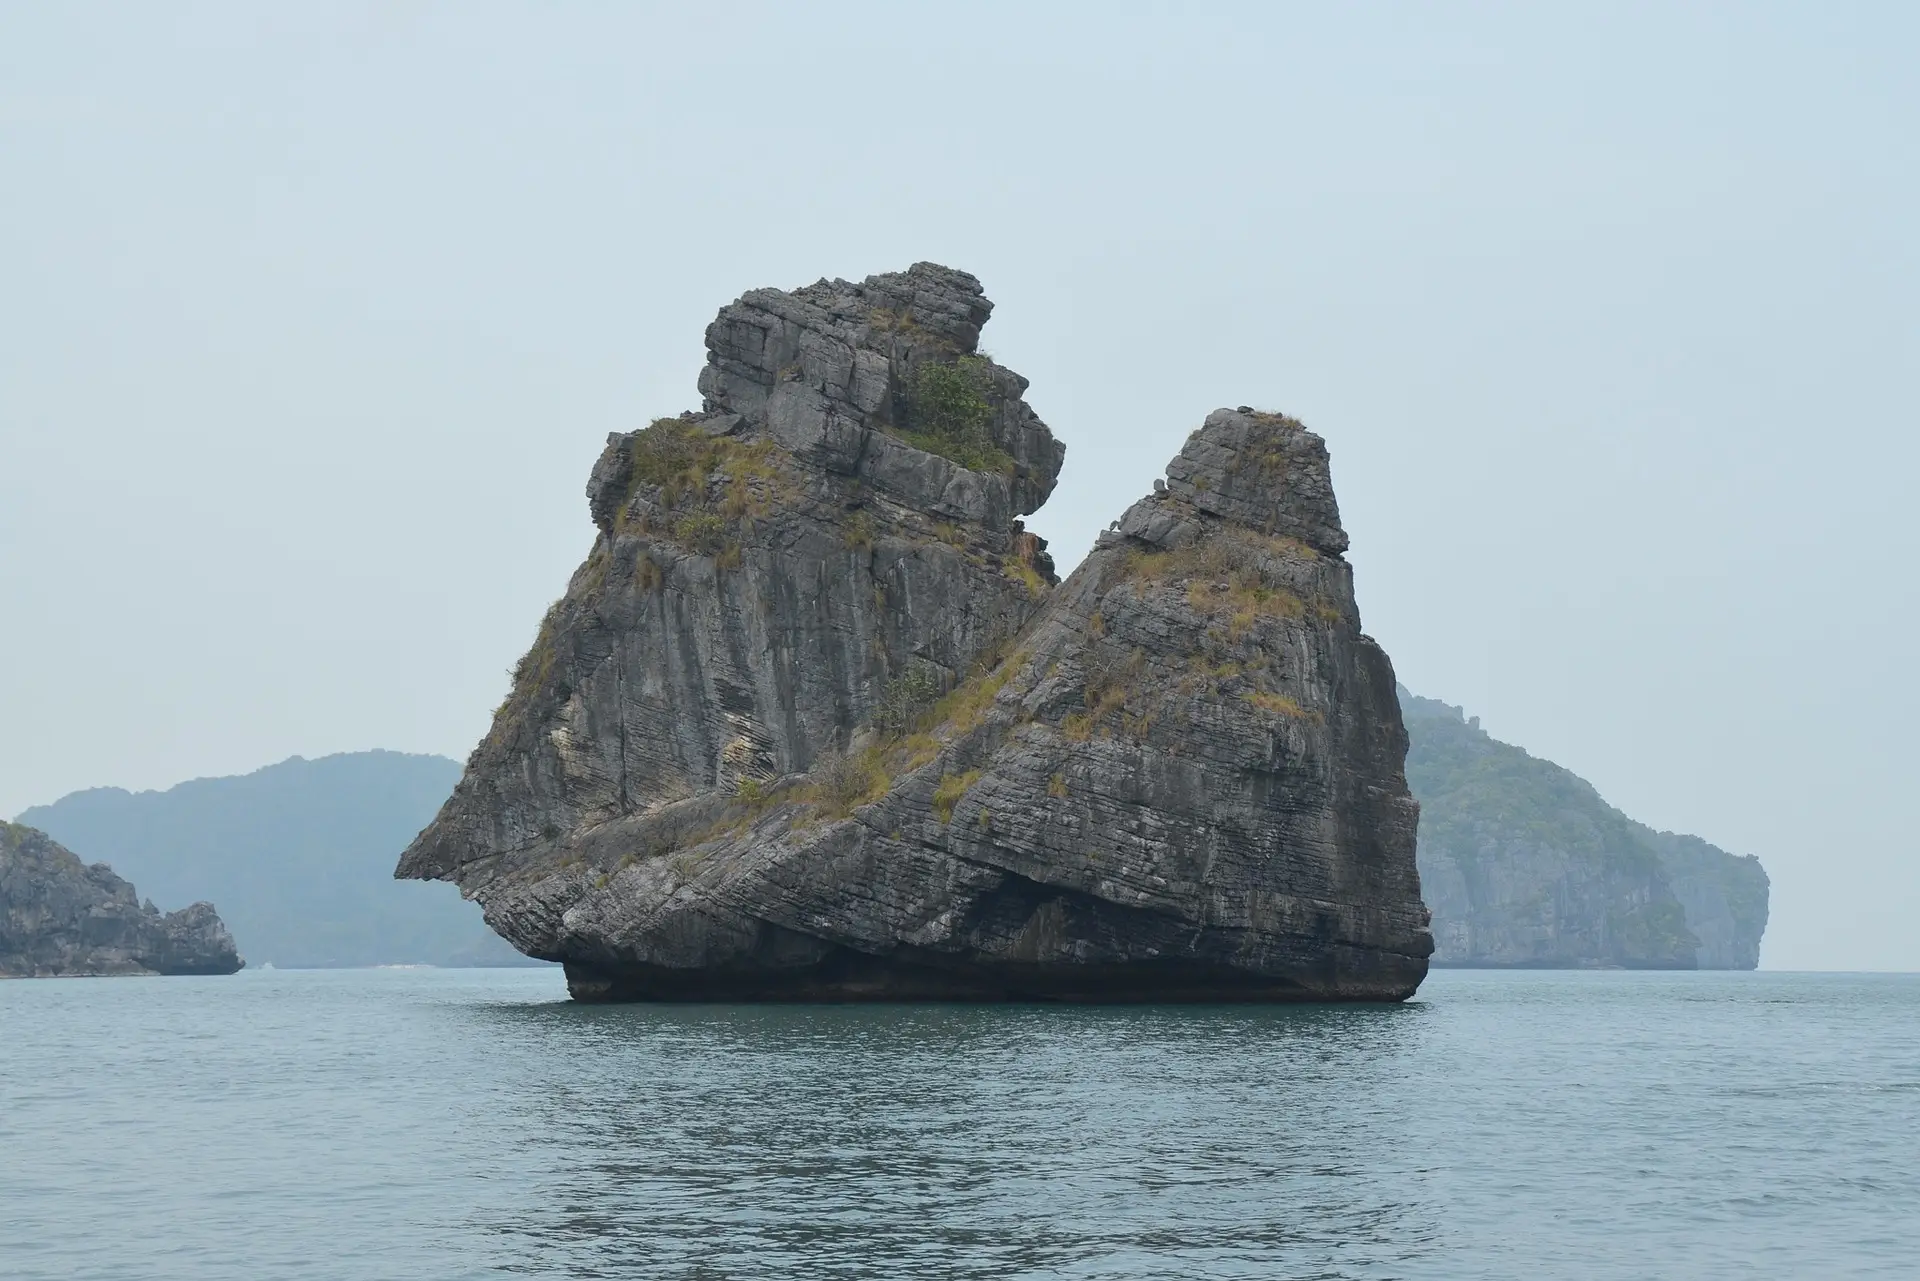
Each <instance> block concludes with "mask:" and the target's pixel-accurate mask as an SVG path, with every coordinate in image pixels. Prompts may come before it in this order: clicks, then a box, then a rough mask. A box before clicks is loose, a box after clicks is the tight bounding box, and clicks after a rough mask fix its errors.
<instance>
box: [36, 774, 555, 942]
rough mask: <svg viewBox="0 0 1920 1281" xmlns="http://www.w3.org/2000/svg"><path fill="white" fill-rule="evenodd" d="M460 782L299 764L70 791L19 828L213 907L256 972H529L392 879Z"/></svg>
mask: <svg viewBox="0 0 1920 1281" xmlns="http://www.w3.org/2000/svg"><path fill="white" fill-rule="evenodd" d="M459 776H460V767H459V765H458V764H457V763H455V762H453V761H450V760H448V759H446V758H445V757H443V756H415V755H409V754H406V753H402V752H386V751H370V752H351V753H344V754H341V755H337V756H327V757H322V758H320V759H318V760H304V759H302V758H300V757H297V756H296V757H294V758H292V759H290V760H286V761H282V762H280V763H279V764H277V765H269V766H267V767H266V768H264V769H259V770H255V771H254V772H253V773H251V774H244V775H239V776H234V777H227V778H202V779H195V780H193V781H192V782H187V783H181V784H180V785H178V786H177V787H172V788H168V789H167V790H166V791H160V792H128V791H123V790H122V789H120V788H117V787H102V788H94V789H91V790H89V791H84V792H75V793H73V794H71V795H69V796H65V797H62V798H61V799H60V800H58V801H55V802H54V803H53V804H51V805H42V806H36V807H35V808H33V809H30V810H27V811H25V812H24V813H22V814H21V815H20V821H21V822H23V823H27V824H30V825H32V826H34V827H37V828H40V829H42V830H44V831H46V832H47V833H49V834H50V835H52V836H53V837H54V838H55V839H57V840H59V841H62V842H64V843H65V844H67V845H69V846H71V847H72V848H73V849H76V850H82V851H85V853H86V854H87V856H88V857H91V858H100V859H105V860H106V861H107V862H109V863H111V864H112V865H113V867H114V868H115V869H117V870H118V871H119V872H120V873H122V874H123V875H125V876H127V877H129V878H131V879H132V880H133V881H134V882H135V883H136V884H138V885H140V886H141V888H142V890H143V891H144V892H145V893H147V894H150V895H152V896H153V897H154V898H155V899H157V900H158V901H160V902H162V903H183V902H188V901H191V900H194V899H203V898H206V899H212V900H213V901H214V902H216V903H218V904H219V905H220V909H221V912H222V914H223V916H224V917H225V919H226V921H227V923H228V925H229V926H230V927H231V928H232V930H233V933H234V937H235V938H236V939H237V940H238V941H239V946H240V949H241V951H242V952H244V953H245V954H246V955H247V956H248V957H249V958H251V960H252V961H253V963H254V964H255V965H261V964H269V963H270V964H272V965H274V966H276V967H279V968H282V969H288V968H302V967H330V966H354V965H513V964H530V963H531V962H529V961H527V959H526V958H525V957H522V956H521V955H520V954H519V953H518V952H516V951H514V950H513V948H511V947H509V946H508V945H507V944H506V943H505V942H503V941H502V940H501V939H500V938H499V937H498V936H497V935H495V934H494V933H493V932H492V931H491V930H489V929H488V928H487V927H486V923H485V922H484V921H482V920H481V919H480V909H479V908H478V907H476V906H475V905H474V904H472V903H467V902H463V901H462V900H461V898H460V895H459V892H458V891H456V890H454V889H453V888H452V887H451V886H446V885H417V884H412V883H405V882H396V881H394V879H393V860H394V857H395V855H396V854H397V853H398V852H399V851H400V850H402V849H404V848H405V847H406V845H407V842H409V841H411V840H412V839H413V837H414V835H415V833H417V832H418V831H419V830H420V829H421V828H422V827H424V826H425V825H426V824H427V823H428V821H429V820H431V819H432V818H433V815H434V811H436V810H437V809H438V808H439V807H440V803H441V802H442V801H444V800H446V798H447V793H448V792H450V791H451V790H452V789H453V783H454V780H455V779H457V778H458V777H459Z"/></svg>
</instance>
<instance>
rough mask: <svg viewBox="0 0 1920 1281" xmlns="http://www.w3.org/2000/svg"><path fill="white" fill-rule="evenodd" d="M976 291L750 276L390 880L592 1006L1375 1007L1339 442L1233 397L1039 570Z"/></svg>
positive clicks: (1383, 718) (1007, 402) (609, 460)
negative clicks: (922, 1002)
mask: <svg viewBox="0 0 1920 1281" xmlns="http://www.w3.org/2000/svg"><path fill="white" fill-rule="evenodd" d="M990 310H991V305H990V304H989V303H988V302H987V300H986V298H985V297H984V296H983V295H982V293H981V291H980V286H979V283H978V282H977V281H975V280H974V279H973V277H971V276H968V275H965V274H964V273H960V272H956V271H952V270H950V269H947V268H943V267H936V266H932V265H928V264H920V265H918V266H915V267H914V268H912V269H911V270H909V271H907V272H904V273H899V274H895V275H885V276H875V277H870V278H869V279H867V280H866V281H864V282H862V283H860V284H852V283H849V282H846V281H831V282H829V281H822V282H820V283H819V284H816V285H813V286H810V287H808V288H805V289H801V290H798V291H795V292H794V293H791V294H788V293H781V292H779V291H775V290H758V291H755V292H753V293H749V294H747V295H746V296H744V297H743V298H742V299H740V301H738V302H737V303H735V304H733V305H732V306H729V307H727V308H725V309H724V310H722V312H721V313H720V317H719V319H718V320H717V321H715V323H714V324H713V325H712V326H711V327H710V328H709V329H708V331H707V346H708V363H707V367H706V370H705V372H704V373H703V374H702V376H701V380H700V387H701V390H702V392H703V393H704V395H705V403H704V405H703V408H702V409H701V411H700V412H698V413H692V414H687V415H683V416H681V417H680V418H677V419H663V420H659V421H657V422H655V423H654V424H653V425H652V426H650V427H648V428H646V429H644V430H643V431H640V432H636V433H632V434H630V435H626V436H617V437H615V438H613V439H612V440H610V441H609V443H608V447H607V450H606V452H605V453H604V454H603V455H602V457H601V459H600V461H599V463H598V464H597V465H596V466H595V467H594V470H593V474H592V478H591V480H590V482H589V486H588V502H589V507H590V510H591V512H592V516H593V519H594V522H595V524H596V526H597V527H598V530H599V537H598V538H597V540H596V542H595V544H594V547H593V549H592V551H591V553H590V554H589V556H588V558H587V560H586V562H585V564H583V565H582V566H581V568H580V569H579V570H578V571H577V572H576V573H575V575H574V578H573V580H572V582H571V584H570V585H569V588H568V591H567V594H566V596H565V597H563V598H562V600H561V601H559V602H558V603H557V604H556V605H555V606H554V608H553V609H552V610H551V611H550V612H549V614H548V616H547V618H546V620H545V622H544V623H543V624H542V626H541V629H540V632H539V635H538V636H537V638H536V640H535V642H534V645H533V648H532V650H531V651H530V652H529V653H528V655H527V656H526V658H525V659H523V660H522V662H521V664H520V666H519V668H518V669H517V671H516V675H515V682H514V687H513V690H512V692H511V693H510V695H509V697H508V699H507V701H506V702H505V703H504V704H503V705H502V707H501V708H500V709H499V711H498V713H497V714H496V717H495V721H494V725H493V729H492V731H491V732H490V733H489V735H488V737H487V739H486V740H485V741H484V742H482V743H481V745H480V746H479V747H478V748H477V749H475V751H474V753H473V756H472V757H471V759H470V760H469V761H468V764H467V770H466V774H465V776H464V777H463V779H462V781H461V782H460V784H459V786H458V787H457V788H456V789H455V792H454V794H453V796H452V797H451V798H450V799H449V801H448V802H447V804H446V806H445V807H444V808H443V809H442V811H441V813H440V815H439V817H438V818H437V819H436V820H435V821H434V823H433V824H432V825H431V826H430V827H428V828H427V830H426V831H424V832H422V833H421V835H420V837H419V839H418V840H416V841H415V842H414V844H413V845H412V846H411V847H410V848H409V849H408V850H407V852H406V853H405V854H404V855H403V856H402V859H401V863H400V867H399V870H398V874H399V875H401V876H416V877H431V878H442V879H448V880H453V881H455V882H457V883H458V884H459V885H460V886H461V888H462V890H463V892H465V893H467V894H468V895H470V896H471V897H474V898H476V899H478V900H479V901H480V902H481V904H482V905H483V907H484V908H485V912H486V918H487V921H488V923H489V924H490V925H492V926H493V928H494V929H496V930H498V931H499V932H500V933H501V934H502V935H503V936H505V937H506V938H507V939H508V940H509V941H510V942H512V943H513V944H515V945H516V946H517V947H519V948H521V949H522V950H523V951H525V952H527V953H528V954H530V955H533V956H538V957H542V958H545V959H550V960H558V961H562V962H564V963H565V965H566V969H567V977H568V982H569V985H570V987H571V990H572V991H573V993H574V995H575V996H576V997H578V998H581V999H599V1000H617V999H893V998H905V999H912V998H931V999H982V1000H996V999H1066V1000H1398V999H1402V998H1404V997H1406V996H1408V995H1410V994H1411V993H1412V992H1413V991H1414V989H1415V988H1416V987H1417V986H1418V984H1419V982H1420V980H1421V978H1422V977H1423V976H1424V974H1425V972H1426V958H1427V955H1428V953H1429V952H1430V951H1431V947H1432V944H1431V939H1430V937H1429V935H1428V932H1427V928H1426V923H1427V914H1426V910H1425V908H1424V906H1423V905H1422V903H1421V900H1420V893H1419V883H1418V879H1417V876H1416V873H1415V866H1414V836H1415V828H1416V822H1417V810H1416V807H1415V805H1414V803H1413V801H1412V799H1411V797H1410V796H1409V795H1408V792H1407V788H1406V783H1405V780H1404V777H1403V775H1402V762H1403V758H1404V755H1405V752H1406V736H1405V732H1404V730H1403V728H1402V726H1401V722H1400V716H1399V709H1398V705H1397V703H1396V701H1395V698H1394V681H1393V673H1392V669H1391V666H1390V665H1389V663H1388V662H1387V659H1386V656H1385V654H1384V653H1382V652H1381V650H1380V649H1379V647H1378V646H1377V645H1375V644H1374V643H1373V641H1372V640H1371V639H1369V638H1368V637H1366V636H1365V635H1364V634H1363V633H1362V632H1361V630H1360V624H1359V617H1358V613H1357V610H1356V608H1355V605H1354V599H1353V587H1352V577H1351V571H1350V569H1349V567H1348V565H1347V562H1346V560H1345V559H1344V555H1343V554H1344V552H1345V550H1346V546H1347V539H1346V535H1345V533H1344V532H1343V531H1342V529H1341V526H1340V520H1339V513H1338V509H1337V507H1336V505H1335V503H1334V499H1333V491H1332V485H1331V481H1330V478H1329V473H1328V465H1327V456H1326V450H1325V447H1324V445H1323V443H1322V442H1321V440H1320V439H1319V437H1317V436H1315V435H1313V434H1312V433H1311V432H1308V431H1307V430H1305V429H1304V428H1303V427H1302V426H1301V425H1300V424H1299V423H1297V422H1295V421H1293V420H1291V419H1288V418H1285V417H1283V416H1280V415H1274V414H1264V413H1257V412H1254V411H1252V410H1249V409H1240V410H1221V411H1219V412H1216V413H1214V414H1213V415H1211V416H1209V417H1208V418H1207V420H1206V423H1205V424H1204V425H1203V426H1202V427H1201V428H1200V429H1199V430H1197V431H1196V432H1194V433H1193V435H1192V436H1191V437H1190V438H1189V439H1188V441H1187V443H1186V446H1185V448H1184V449H1182V451H1181V452H1180V454H1179V456H1178V457H1176V458H1175V459H1174V460H1173V462H1172V463H1170V464H1169V466H1168V469H1167V479H1166V481H1165V483H1164V484H1163V485H1161V484H1157V485H1156V492H1155V493H1154V494H1152V495H1150V496H1148V497H1146V498H1144V499H1142V500H1141V501H1140V502H1138V503H1136V504H1134V505H1133V507H1131V508H1129V509H1128V511H1127V512H1126V513H1125V514H1124V516H1123V517H1122V518H1121V519H1120V520H1119V521H1118V522H1116V524H1115V527H1114V528H1113V529H1112V530H1109V531H1108V532H1107V533H1106V534H1104V535H1103V536H1102V537H1101V539H1100V542H1099V545H1098V546H1097V547H1096V548H1095V549H1094V551H1093V552H1092V554H1091V555H1090V556H1089V557H1088V558H1087V560H1086V562H1085V563H1083V564H1082V565H1081V566H1080V568H1079V569H1077V570H1076V571H1075V572H1074V574H1073V575H1072V577H1071V578H1069V579H1068V580H1067V582H1066V583H1065V584H1062V585H1058V586H1056V580H1055V577H1054V573H1053V566H1052V563H1051V561H1050V560H1049V558H1048V557H1047V555H1046V552H1045V548H1044V545H1043V544H1042V542H1041V541H1040V540H1039V539H1038V538H1036V537H1035V536H1033V535H1032V534H1029V533H1027V532H1026V531H1025V530H1024V529H1023V528H1022V527H1021V525H1020V523H1019V520H1018V517H1019V516H1021V515H1022V514H1024V513H1027V512H1030V511H1032V510H1034V509H1035V508H1036V507H1038V506H1039V504H1040V503H1041V502H1043V501H1044V500H1045V498H1046V497H1047V495H1048V493H1049V492H1050V491H1051V489H1052V487H1053V484H1054V480H1055V478H1056V476H1057V475H1058V472H1059V468H1060V464H1061V460H1062V455H1063V448H1062V446H1061V445H1060V444H1059V442H1057V441H1056V440H1055V439H1054V438H1053V436H1052V434H1051V433H1050V432H1049V431H1048V430H1047V428H1046V426H1045V425H1044V424H1043V423H1041V422H1040V420H1039V419H1038V418H1037V417H1036V416H1035V415H1034V414H1033V412H1032V410H1031V409H1030V408H1029V407H1028V406H1027V405H1026V403H1025V402H1024V400H1022V399H1021V397H1022V394H1023V393H1024V391H1025V389H1026V382H1025V380H1024V379H1022V378H1020V377H1019V376H1018V375H1016V374H1014V373H1012V372H1011V371H1009V370H1006V369H1003V368H1001V367H1000V366H999V365H997V364H995V363H994V362H992V361H991V360H989V359H987V358H986V357H985V356H983V355H980V354H979V352H978V342H979V335H980V329H981V326H982V325H984V324H985V322H986V320H987V317H988V315H989V313H990Z"/></svg>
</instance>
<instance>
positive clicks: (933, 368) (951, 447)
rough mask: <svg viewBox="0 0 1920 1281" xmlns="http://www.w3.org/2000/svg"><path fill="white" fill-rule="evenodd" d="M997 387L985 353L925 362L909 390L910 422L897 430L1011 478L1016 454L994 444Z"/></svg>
mask: <svg viewBox="0 0 1920 1281" xmlns="http://www.w3.org/2000/svg"><path fill="white" fill-rule="evenodd" d="M992 390H993V365H992V362H990V361H989V360H987V358H986V357H984V356H962V357H960V358H959V359H958V360H956V361H954V362H953V363H952V364H944V363H940V362H929V363H927V364H924V365H921V366H920V368H919V369H917V370H915V371H914V374H913V381H912V384H911V386H910V387H909V389H908V393H907V405H906V410H907V412H906V422H905V423H904V424H903V425H902V426H901V427H899V428H898V429H895V430H894V431H893V434H894V435H896V436H898V437H899V438H900V439H901V440H904V441H906V442H907V444H909V445H912V446H913V447H914V448H915V449H924V450H926V451H927V452H928V453H930V454H938V455H940V457H942V458H945V459H947V460H948V461H949V462H955V463H958V464H960V465H961V466H962V467H965V468H966V469H967V470H969V471H982V472H998V473H999V474H1001V475H1003V476H1011V475H1012V474H1013V471H1014V461H1013V455H1011V454H1009V453H1008V452H1007V451H1006V450H1004V449H1002V448H1000V447H999V446H998V445H996V444H994V442H993V435H992V433H991V431H990V430H989V429H990V428H991V427H992V425H993V402H992V401H991V400H990V399H989V398H988V397H989V394H990V393H991V392H992Z"/></svg>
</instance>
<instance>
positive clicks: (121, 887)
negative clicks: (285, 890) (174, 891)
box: [0, 822, 243, 978]
mask: <svg viewBox="0 0 1920 1281" xmlns="http://www.w3.org/2000/svg"><path fill="white" fill-rule="evenodd" d="M242 964H243V963H242V961H241V960H240V956H239V953H238V952H237V951H236V950H235V948H234V945H233V935H231V934H230V933H228V932H227V927H226V926H225V925H224V924H222V923H221V921H220V917H219V915H218V914H217V913H215V912H214V910H213V905H212V904H211V903H195V904H193V905H192V906H190V907H184V908H181V909H180V910H179V911H177V912H168V913H166V914H165V915H164V916H163V915H162V914H161V913H160V911H159V909H158V908H156V907H154V905H153V904H152V903H151V902H146V903H142V902H141V901H140V898H139V896H138V895H136V894H135V893H134V889H133V886H131V885H129V884H128V883H127V882H126V881H125V880H124V879H122V878H121V877H119V876H117V875H115V874H114V871H113V869H112V868H110V867H108V866H107V865H106V864H105V863H93V864H87V863H84V862H82V861H81V860H80V858H79V856H78V855H76V854H74V853H73V851H71V850H69V849H67V848H66V847H65V846H63V845H61V844H59V843H58V842H56V841H55V840H53V839H52V838H51V837H49V836H48V835H47V834H46V833H45V832H41V831H38V830H36V829H34V828H31V827H23V826H21V825H20V824H18V823H5V822H0V976H4V977H25V978H42V977H57V976H69V975H70V976H82V975H113V974H232V973H234V972H235V971H237V970H239V969H240V968H241V966H242Z"/></svg>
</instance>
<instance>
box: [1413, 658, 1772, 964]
mask: <svg viewBox="0 0 1920 1281" xmlns="http://www.w3.org/2000/svg"><path fill="white" fill-rule="evenodd" d="M1400 704H1401V708H1402V710H1403V712H1404V713H1405V716H1406V725H1407V731H1408V733H1409V734H1410V735H1411V740H1412V750H1411V751H1410V752H1409V753H1408V755H1407V778H1408V781H1409V782H1410V783H1411V784H1412V787H1413V793H1414V795H1415V797H1417V798H1418V799H1419V801H1420V850H1419V861H1420V879H1421V884H1422V886H1423V887H1424V889H1425V892H1426V896H1427V902H1428V903H1429V904H1430V905H1431V906H1432V908H1433V934H1434V944H1435V952H1434V958H1433V962H1434V964H1435V965H1445V966H1466V967H1488V968H1504V967H1517V968H1619V969H1681V970H1691V969H1716V970H1750V969H1753V968H1755V966H1757V965H1758V964H1759V961H1760V937H1761V935H1762V934H1763V933H1764V932H1765V930H1766V926H1767V874H1766V872H1765V871H1764V870H1763V869H1762V868H1761V866H1760V861H1759V860H1758V859H1756V858H1752V857H1746V858H1741V857H1738V856H1736V855H1733V854H1729V853H1727V852H1726V851H1725V850H1721V849H1717V848H1715V847H1714V846H1712V845H1709V844H1707V842H1705V841H1703V840H1701V839H1700V838H1699V837H1696V836H1678V835H1675V834H1674V833H1672V832H1656V831H1654V830H1653V829H1652V828H1649V827H1647V826H1645V825H1644V824H1641V823H1636V822H1634V821H1633V820H1632V819H1630V818H1628V817H1627V816H1626V815H1624V814H1622V813H1621V812H1620V811H1619V810H1617V809H1614V808H1613V807H1612V806H1611V805H1608V804H1607V803H1606V802H1605V801H1604V800H1602V799H1601V797H1600V794H1599V793H1598V792H1596V791H1595V790H1594V789H1593V787H1592V785H1591V784H1589V783H1588V782H1587V781H1586V780H1585V779H1582V778H1580V777H1578V776H1577V775H1575V774H1573V773H1572V772H1571V771H1569V770H1566V769H1563V768H1562V767H1560V766H1558V765H1555V764H1554V763H1553V762H1551V761H1543V760H1540V759H1538V758H1536V757H1533V756H1530V755H1528V754H1527V753H1526V752H1525V751H1523V750H1522V749H1520V748H1518V747H1514V746H1512V745H1511V744H1508V743H1502V742H1500V741H1498V740H1497V739H1494V738H1492V737H1491V736H1489V735H1488V734H1487V733H1486V732H1485V731H1484V730H1482V729H1481V728H1480V724H1479V721H1478V720H1477V719H1475V720H1472V721H1469V720H1468V719H1467V718H1466V715H1465V713H1464V712H1462V711H1461V709H1460V708H1458V707H1454V706H1451V705H1449V704H1447V703H1442V702H1438V701H1436V700H1434V699H1428V698H1419V697H1417V696H1415V695H1412V694H1409V693H1407V692H1405V691H1404V690H1403V691H1401V696H1400Z"/></svg>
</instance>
